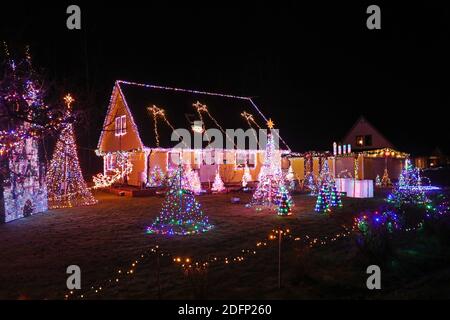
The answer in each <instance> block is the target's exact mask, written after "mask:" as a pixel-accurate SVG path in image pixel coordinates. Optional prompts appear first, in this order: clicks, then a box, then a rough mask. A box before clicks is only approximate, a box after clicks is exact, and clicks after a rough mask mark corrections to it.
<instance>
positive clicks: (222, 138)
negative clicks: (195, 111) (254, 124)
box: [170, 121, 280, 165]
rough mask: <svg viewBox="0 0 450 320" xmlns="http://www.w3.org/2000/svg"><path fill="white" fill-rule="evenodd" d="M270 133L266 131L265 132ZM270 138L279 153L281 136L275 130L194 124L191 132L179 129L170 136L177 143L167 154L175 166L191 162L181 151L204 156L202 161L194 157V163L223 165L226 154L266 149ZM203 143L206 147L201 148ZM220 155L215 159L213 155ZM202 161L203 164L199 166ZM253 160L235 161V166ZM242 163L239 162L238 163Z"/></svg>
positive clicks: (252, 159)
mask: <svg viewBox="0 0 450 320" xmlns="http://www.w3.org/2000/svg"><path fill="white" fill-rule="evenodd" d="M268 131H269V132H268ZM269 135H270V136H271V142H270V143H271V144H272V145H273V150H274V151H279V140H280V134H279V130H278V129H270V130H265V129H259V130H258V131H256V130H255V129H247V130H245V131H244V129H240V128H239V129H226V130H223V129H222V130H219V129H216V128H210V129H207V130H204V129H203V123H202V122H201V121H196V122H195V123H194V125H193V128H192V131H190V130H187V129H184V128H179V129H175V130H174V131H173V132H172V135H171V141H172V142H177V145H176V146H175V147H174V148H173V150H174V151H179V153H177V152H172V153H170V161H171V162H172V163H174V164H180V162H185V164H187V163H191V159H190V158H189V159H184V158H183V157H182V156H181V154H182V152H183V151H186V150H187V151H189V150H195V151H198V152H200V151H201V152H202V153H203V154H204V155H205V156H204V157H202V158H195V159H194V164H207V165H213V164H225V163H226V161H227V158H226V155H227V151H230V150H240V151H249V152H257V151H258V150H260V151H261V150H262V151H264V150H266V146H267V143H268V142H269V139H268V137H269ZM204 143H205V144H206V145H207V146H206V147H203V145H204ZM219 154H220V155H221V156H216V155H219ZM199 161H201V162H202V163H199ZM253 161H255V159H254V158H250V159H246V158H241V159H239V158H237V159H236V164H238V165H239V164H245V163H248V164H254V163H252V162H253ZM240 162H242V163H240Z"/></svg>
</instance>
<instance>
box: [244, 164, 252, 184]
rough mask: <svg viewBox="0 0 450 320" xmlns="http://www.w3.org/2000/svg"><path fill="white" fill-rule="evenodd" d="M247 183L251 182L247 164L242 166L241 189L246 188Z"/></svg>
mask: <svg viewBox="0 0 450 320" xmlns="http://www.w3.org/2000/svg"><path fill="white" fill-rule="evenodd" d="M249 181H252V175H251V174H250V169H249V167H248V165H247V164H245V166H244V174H243V175H242V187H244V188H246V187H247V185H248V183H249Z"/></svg>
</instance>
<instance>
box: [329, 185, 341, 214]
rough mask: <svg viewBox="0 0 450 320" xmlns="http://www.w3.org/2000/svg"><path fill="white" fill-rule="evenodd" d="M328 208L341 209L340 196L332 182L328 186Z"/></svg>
mask: <svg viewBox="0 0 450 320" xmlns="http://www.w3.org/2000/svg"><path fill="white" fill-rule="evenodd" d="M329 192H330V207H339V208H341V207H342V200H341V194H340V193H339V192H338V191H337V188H336V183H335V182H334V181H333V182H331V184H330V186H329Z"/></svg>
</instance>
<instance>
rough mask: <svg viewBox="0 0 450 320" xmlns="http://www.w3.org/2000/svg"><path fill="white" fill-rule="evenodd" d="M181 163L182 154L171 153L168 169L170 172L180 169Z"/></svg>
mask: <svg viewBox="0 0 450 320" xmlns="http://www.w3.org/2000/svg"><path fill="white" fill-rule="evenodd" d="M180 162H181V153H180V152H176V151H170V152H168V154H167V168H168V169H169V170H172V169H176V168H178V165H179V164H180Z"/></svg>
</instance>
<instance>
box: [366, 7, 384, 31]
mask: <svg viewBox="0 0 450 320" xmlns="http://www.w3.org/2000/svg"><path fill="white" fill-rule="evenodd" d="M366 13H368V14H370V16H369V17H368V18H367V22H366V25H367V28H368V29H369V30H373V29H381V9H380V7H379V6H377V5H375V4H373V5H371V6H368V7H367V10H366Z"/></svg>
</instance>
